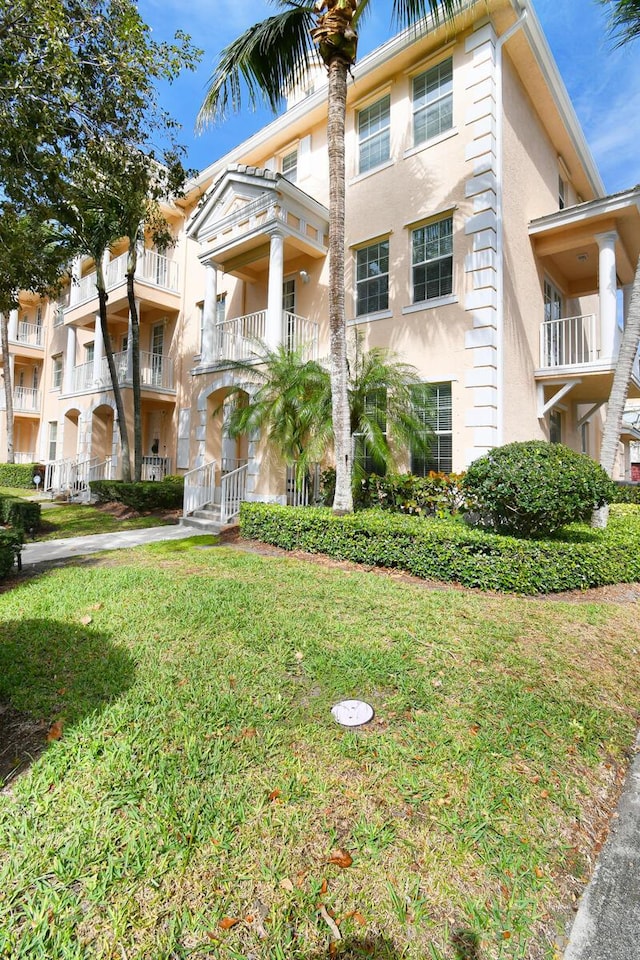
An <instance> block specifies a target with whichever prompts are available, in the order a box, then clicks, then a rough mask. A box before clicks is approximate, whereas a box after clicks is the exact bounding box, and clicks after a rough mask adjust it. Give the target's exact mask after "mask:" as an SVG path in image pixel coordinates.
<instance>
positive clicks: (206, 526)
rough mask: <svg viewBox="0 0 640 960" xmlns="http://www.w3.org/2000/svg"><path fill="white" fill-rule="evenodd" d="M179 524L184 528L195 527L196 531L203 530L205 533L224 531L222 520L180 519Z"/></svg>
mask: <svg viewBox="0 0 640 960" xmlns="http://www.w3.org/2000/svg"><path fill="white" fill-rule="evenodd" d="M179 523H180V525H181V526H183V527H194V529H196V530H201V531H202V532H203V533H220V531H221V530H224V526H223V524H221V523H220V520H217V521H216V520H209V519H203V518H202V517H194V516H189V517H180V521H179Z"/></svg>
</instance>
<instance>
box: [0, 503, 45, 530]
mask: <svg viewBox="0 0 640 960" xmlns="http://www.w3.org/2000/svg"><path fill="white" fill-rule="evenodd" d="M40 512H41V511H40V504H39V503H32V502H31V501H30V500H22V499H20V497H0V523H3V524H5V525H6V526H8V527H18V528H19V529H21V530H37V529H38V527H39V526H40Z"/></svg>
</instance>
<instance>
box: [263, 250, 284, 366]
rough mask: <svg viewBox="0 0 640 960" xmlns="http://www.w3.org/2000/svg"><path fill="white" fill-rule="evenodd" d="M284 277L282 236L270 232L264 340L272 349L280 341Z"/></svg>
mask: <svg viewBox="0 0 640 960" xmlns="http://www.w3.org/2000/svg"><path fill="white" fill-rule="evenodd" d="M283 278H284V237H283V235H282V234H281V233H272V234H271V240H270V242H269V287H268V294H267V329H266V331H265V340H266V341H267V346H268V347H269V348H270V349H271V350H273V349H274V348H275V347H277V346H278V344H279V343H281V341H282V281H283Z"/></svg>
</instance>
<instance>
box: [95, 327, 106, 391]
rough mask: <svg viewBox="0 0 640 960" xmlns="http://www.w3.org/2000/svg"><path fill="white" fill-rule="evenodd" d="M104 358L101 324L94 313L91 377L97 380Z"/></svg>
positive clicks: (100, 373) (100, 374)
mask: <svg viewBox="0 0 640 960" xmlns="http://www.w3.org/2000/svg"><path fill="white" fill-rule="evenodd" d="M103 358H104V340H103V338H102V324H101V323H100V316H99V314H96V324H95V330H94V336H93V379H94V381H98V380H99V379H100V377H101V376H102V360H103Z"/></svg>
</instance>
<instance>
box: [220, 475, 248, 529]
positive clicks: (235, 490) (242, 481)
mask: <svg viewBox="0 0 640 960" xmlns="http://www.w3.org/2000/svg"><path fill="white" fill-rule="evenodd" d="M248 471H249V465H248V464H247V463H245V464H244V466H242V467H238V469H237V470H232V471H231V473H225V474H224V476H223V477H222V480H221V482H220V523H228V522H229V520H233V518H234V517H237V516H238V514H239V513H240V504H241V503H242V501H243V500H244V498H245V493H246V488H247V473H248Z"/></svg>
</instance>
